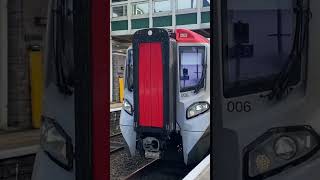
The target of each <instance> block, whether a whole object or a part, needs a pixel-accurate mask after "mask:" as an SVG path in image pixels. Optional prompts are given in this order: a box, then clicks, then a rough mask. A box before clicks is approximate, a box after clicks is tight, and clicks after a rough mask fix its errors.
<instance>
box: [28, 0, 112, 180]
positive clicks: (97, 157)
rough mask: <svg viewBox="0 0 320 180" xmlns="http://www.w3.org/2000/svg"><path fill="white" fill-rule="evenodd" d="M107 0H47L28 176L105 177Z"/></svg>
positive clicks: (79, 179)
mask: <svg viewBox="0 0 320 180" xmlns="http://www.w3.org/2000/svg"><path fill="white" fill-rule="evenodd" d="M106 2H107V1H92V0H50V1H49V7H48V21H47V38H46V41H47V42H46V56H45V62H46V64H45V72H46V78H45V87H44V98H43V114H42V115H43V123H42V127H41V135H40V136H41V137H40V139H41V142H40V145H41V149H40V150H39V152H38V153H37V155H36V159H35V164H34V169H33V174H32V179H33V180H43V179H46V180H56V179H60V180H73V179H77V180H89V179H90V180H91V179H99V180H100V179H108V178H109V174H108V172H109V153H108V152H109V145H108V144H107V143H108V139H109V128H108V121H107V119H108V115H109V111H108V108H109V107H108V105H109V88H108V83H106V82H108V81H109V75H110V73H109V72H110V71H109V70H110V69H109V67H108V66H109V62H108V58H109V55H110V54H109V53H110V52H109V51H106V49H109V48H110V47H109V42H108V38H107V36H106V33H108V32H109V28H107V27H108V26H107V24H108V23H109V18H108V15H107V14H108V12H107V11H108V8H107V7H106V4H107V3H106Z"/></svg>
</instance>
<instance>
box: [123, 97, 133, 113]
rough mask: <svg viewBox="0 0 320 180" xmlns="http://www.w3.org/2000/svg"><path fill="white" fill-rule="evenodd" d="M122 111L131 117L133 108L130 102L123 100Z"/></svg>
mask: <svg viewBox="0 0 320 180" xmlns="http://www.w3.org/2000/svg"><path fill="white" fill-rule="evenodd" d="M122 107H123V109H124V110H125V111H126V112H127V113H128V114H130V115H132V112H133V108H132V105H131V104H130V102H129V101H128V100H124V101H123V106H122Z"/></svg>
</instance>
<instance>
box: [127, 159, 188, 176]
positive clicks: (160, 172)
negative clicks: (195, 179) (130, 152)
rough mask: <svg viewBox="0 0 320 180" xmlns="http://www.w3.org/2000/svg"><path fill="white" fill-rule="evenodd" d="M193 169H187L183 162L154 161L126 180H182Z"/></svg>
mask: <svg viewBox="0 0 320 180" xmlns="http://www.w3.org/2000/svg"><path fill="white" fill-rule="evenodd" d="M192 169H193V167H187V166H185V164H184V163H183V162H171V161H164V160H159V159H156V160H153V161H151V162H150V163H148V164H146V165H145V166H143V167H142V168H140V169H138V170H137V171H135V172H133V173H132V174H130V175H129V176H127V177H126V178H125V179H126V180H164V179H165V180H181V179H183V178H184V177H185V176H186V175H187V174H188V173H189V172H190V171H191V170H192Z"/></svg>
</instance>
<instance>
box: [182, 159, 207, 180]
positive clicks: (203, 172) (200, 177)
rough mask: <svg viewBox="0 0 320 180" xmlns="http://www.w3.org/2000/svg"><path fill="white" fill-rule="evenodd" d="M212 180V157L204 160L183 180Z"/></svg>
mask: <svg viewBox="0 0 320 180" xmlns="http://www.w3.org/2000/svg"><path fill="white" fill-rule="evenodd" d="M209 179H210V155H208V156H207V157H206V158H205V159H204V160H202V161H201V162H200V163H199V164H198V165H197V166H196V167H195V168H194V169H193V170H192V171H190V172H189V174H188V175H187V176H186V177H184V178H183V180H209Z"/></svg>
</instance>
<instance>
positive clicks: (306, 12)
mask: <svg viewBox="0 0 320 180" xmlns="http://www.w3.org/2000/svg"><path fill="white" fill-rule="evenodd" d="M307 2H308V3H307V5H308V7H307V9H304V5H303V0H297V8H296V9H295V13H296V27H295V35H294V40H293V46H292V49H291V52H290V54H289V56H288V60H287V62H286V64H285V65H284V66H283V68H282V70H281V71H280V73H279V74H278V76H277V77H276V78H275V82H274V86H273V88H272V91H271V93H270V94H268V95H267V96H268V98H269V99H270V100H272V99H274V98H275V99H277V100H280V99H282V98H283V97H284V95H287V94H288V93H289V90H288V87H289V81H290V74H291V72H292V70H293V67H294V65H295V63H296V62H297V61H299V60H301V58H302V54H303V51H304V50H305V45H306V43H307V39H308V27H309V21H310V17H311V16H310V15H311V13H310V9H309V0H307Z"/></svg>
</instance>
